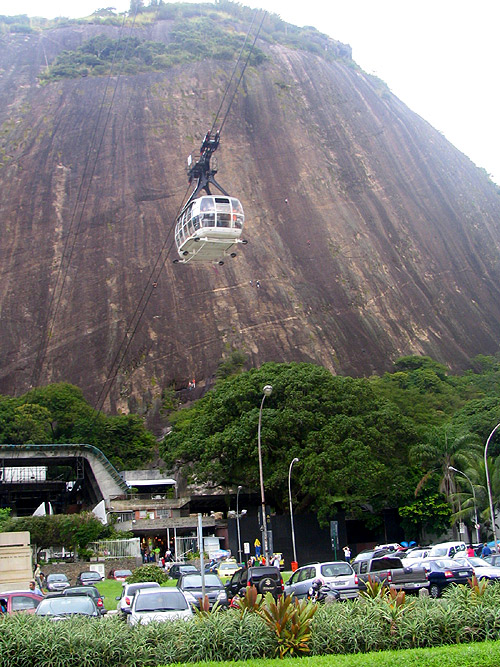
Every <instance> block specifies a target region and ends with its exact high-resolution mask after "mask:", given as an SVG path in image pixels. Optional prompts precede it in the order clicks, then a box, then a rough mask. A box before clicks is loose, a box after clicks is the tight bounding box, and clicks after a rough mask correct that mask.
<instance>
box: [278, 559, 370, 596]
mask: <svg viewBox="0 0 500 667" xmlns="http://www.w3.org/2000/svg"><path fill="white" fill-rule="evenodd" d="M315 579H321V580H322V582H323V583H327V584H329V586H330V588H333V589H335V590H338V591H339V593H340V597H341V599H343V600H347V599H348V598H356V597H358V577H357V575H356V574H355V572H354V570H353V568H352V566H351V565H350V564H349V563H347V562H346V561H332V562H330V563H311V564H309V565H304V566H303V567H299V568H298V570H295V572H294V573H293V574H292V576H291V577H290V579H289V580H288V581H287V582H286V583H285V595H294V596H295V597H296V598H299V599H301V598H305V597H307V594H308V592H309V589H310V588H311V586H312V583H313V581H314V580H315Z"/></svg>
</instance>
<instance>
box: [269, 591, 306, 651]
mask: <svg viewBox="0 0 500 667" xmlns="http://www.w3.org/2000/svg"><path fill="white" fill-rule="evenodd" d="M317 609H318V607H317V605H315V604H313V603H312V602H310V601H309V600H296V599H295V598H293V596H290V595H287V596H286V597H285V596H284V595H283V596H281V597H280V598H278V600H277V601H275V600H274V598H273V596H272V595H271V593H267V594H266V596H265V598H264V604H263V605H262V607H261V608H260V609H258V612H257V613H258V614H259V615H260V616H261V617H262V618H263V619H264V621H265V623H266V625H267V626H268V627H269V628H270V629H271V630H272V631H273V632H274V634H275V636H276V640H277V643H278V645H277V647H276V653H278V654H279V657H280V658H284V657H285V656H286V655H288V656H290V657H293V656H297V655H301V654H303V653H309V651H310V649H309V641H310V639H311V623H312V620H313V616H314V614H315V613H316V611H317Z"/></svg>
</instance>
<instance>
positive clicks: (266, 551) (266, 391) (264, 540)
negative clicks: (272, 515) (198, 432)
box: [257, 384, 273, 565]
mask: <svg viewBox="0 0 500 667" xmlns="http://www.w3.org/2000/svg"><path fill="white" fill-rule="evenodd" d="M262 391H263V396H262V401H261V403H260V410H259V426H258V428H257V448H258V452H259V477H260V501H261V506H262V507H261V510H262V544H263V547H264V557H265V559H266V565H268V564H269V545H268V542H267V521H266V519H267V517H266V497H265V495H264V473H263V472H262V448H261V446H260V428H261V424H262V408H263V407H264V401H265V400H266V396H271V394H272V393H273V388H272V386H271V385H270V384H266V386H265V387H264V388H263V390H262Z"/></svg>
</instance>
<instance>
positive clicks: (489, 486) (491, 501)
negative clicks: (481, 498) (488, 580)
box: [484, 424, 500, 549]
mask: <svg viewBox="0 0 500 667" xmlns="http://www.w3.org/2000/svg"><path fill="white" fill-rule="evenodd" d="M499 427H500V424H497V425H496V426H495V428H494V429H493V431H492V432H491V433H490V434H489V436H488V440H486V445H485V448H484V470H485V472H486V486H487V487H488V499H489V501H490V518H491V528H492V529H493V540H494V541H495V549H496V548H497V527H496V524H495V511H494V510H493V497H492V495H491V483H490V474H489V472H488V446H489V444H490V440H491V438H492V437H493V434H494V433H495V431H496V430H497V428H499Z"/></svg>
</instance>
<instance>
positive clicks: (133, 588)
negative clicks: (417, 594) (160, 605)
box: [125, 581, 160, 597]
mask: <svg viewBox="0 0 500 667" xmlns="http://www.w3.org/2000/svg"><path fill="white" fill-rule="evenodd" d="M141 588H160V584H158V583H157V582H156V581H143V582H142V583H138V584H129V585H128V586H127V587H126V588H125V595H128V596H130V597H131V596H132V595H135V593H136V592H137V591H138V590H139V589H141Z"/></svg>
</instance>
